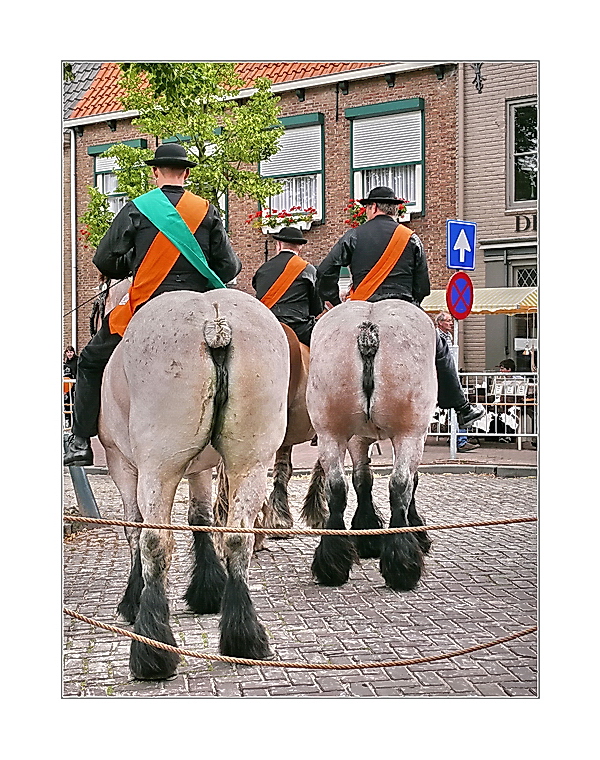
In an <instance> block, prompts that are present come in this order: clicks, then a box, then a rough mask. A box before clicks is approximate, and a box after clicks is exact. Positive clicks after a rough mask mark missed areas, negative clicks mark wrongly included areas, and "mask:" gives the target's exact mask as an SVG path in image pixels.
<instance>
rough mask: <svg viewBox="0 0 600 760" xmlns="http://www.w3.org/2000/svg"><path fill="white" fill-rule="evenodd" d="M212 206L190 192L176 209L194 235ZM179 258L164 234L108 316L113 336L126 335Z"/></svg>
mask: <svg viewBox="0 0 600 760" xmlns="http://www.w3.org/2000/svg"><path fill="white" fill-rule="evenodd" d="M208 206H209V203H208V201H207V200H204V198H200V197H199V196H197V195H193V193H190V192H188V191H187V190H186V191H185V192H184V193H183V195H182V196H181V198H180V199H179V202H178V203H177V206H176V209H177V211H178V212H179V214H180V216H181V218H182V219H183V221H184V222H185V223H186V224H187V226H188V227H189V228H190V230H191V232H192V234H193V233H195V232H196V230H197V229H198V227H199V226H200V225H201V224H202V221H203V219H204V217H205V216H206V212H207V211H208ZM178 258H179V250H178V249H177V248H176V247H175V246H174V245H173V243H171V241H170V240H169V239H168V238H167V237H166V236H165V235H163V233H162V232H159V233H158V235H157V236H156V237H155V238H154V240H153V241H152V244H151V245H150V248H148V252H147V253H146V255H145V256H144V258H143V260H142V263H141V264H140V267H139V269H138V270H137V272H136V273H135V277H134V278H133V283H132V284H131V287H130V288H129V291H128V293H127V295H126V296H125V297H124V298H123V299H122V300H121V303H119V304H118V305H117V306H115V308H114V309H113V310H112V311H111V312H110V314H109V315H108V324H109V327H110V331H111V333H113V334H114V333H118V334H119V335H123V333H124V332H125V328H126V327H127V325H128V324H129V321H130V320H131V317H133V314H134V312H135V310H136V309H137V307H138V306H139V305H140V304H143V303H145V302H146V301H147V300H148V299H149V298H150V296H151V295H152V294H153V293H154V291H155V290H156V289H157V288H158V286H159V285H160V284H161V282H162V281H163V280H164V279H165V277H166V276H167V275H168V274H169V272H170V271H171V269H172V268H173V265H174V264H175V262H176V261H177V259H178Z"/></svg>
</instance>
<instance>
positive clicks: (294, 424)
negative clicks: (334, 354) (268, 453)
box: [264, 324, 315, 528]
mask: <svg viewBox="0 0 600 760" xmlns="http://www.w3.org/2000/svg"><path fill="white" fill-rule="evenodd" d="M281 326H282V327H283V330H284V332H285V335H286V337H287V340H288V345H289V351H290V382H289V387H288V399H287V402H288V406H287V427H286V430H285V437H284V439H283V442H282V444H281V446H280V447H279V449H278V450H277V453H276V455H275V463H274V465H273V488H272V490H271V493H270V495H269V498H268V501H267V503H266V504H265V509H264V524H265V526H267V527H269V528H291V527H292V525H293V524H294V520H293V518H292V515H291V512H290V507H289V501H288V484H289V481H290V478H291V476H292V472H293V467H292V449H293V447H294V446H296V445H297V444H299V443H305V442H306V441H310V440H311V438H312V437H313V436H314V434H315V431H314V428H313V426H312V423H311V421H310V417H309V415H308V410H307V408H306V384H307V382H308V368H309V362H310V350H309V348H308V346H305V345H304V343H300V341H299V340H298V336H297V335H296V333H295V332H294V331H293V330H292V329H291V328H289V327H288V326H287V325H284V324H282V325H281Z"/></svg>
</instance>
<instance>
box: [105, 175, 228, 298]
mask: <svg viewBox="0 0 600 760" xmlns="http://www.w3.org/2000/svg"><path fill="white" fill-rule="evenodd" d="M161 189H162V191H163V192H164V194H165V195H166V196H167V198H168V199H169V200H170V201H171V203H172V204H173V205H174V206H177V202H178V201H179V199H180V198H181V196H182V195H183V192H184V191H183V187H179V186H178V185H163V187H162V188H161ZM157 234H158V229H157V228H156V227H155V226H154V225H153V224H152V223H151V222H150V221H149V220H148V218H147V217H145V216H144V215H143V214H142V213H141V212H140V211H138V209H137V208H136V207H135V206H134V204H133V203H132V202H131V201H130V202H129V203H127V204H125V206H123V208H122V209H121V210H120V211H119V213H118V214H117V215H116V216H115V218H114V219H113V222H112V224H111V226H110V228H109V230H108V232H107V233H106V235H105V236H104V237H103V238H102V240H101V241H100V244H99V245H98V248H97V250H96V253H95V255H94V258H93V263H94V264H95V265H96V266H97V267H98V269H99V270H100V271H101V272H102V274H104V275H106V276H107V277H110V278H113V279H122V278H123V277H129V276H130V275H132V274H133V275H134V276H135V273H136V272H137V270H138V268H139V266H140V264H141V263H142V261H143V259H144V256H145V255H146V253H147V252H148V249H149V248H150V245H151V244H152V241H153V240H154V238H155V237H156V236H157ZM194 237H195V238H196V240H197V241H198V243H199V244H200V247H201V248H202V250H203V252H204V255H205V256H206V260H207V262H208V265H209V267H210V268H211V269H212V270H213V272H215V274H217V275H218V276H219V277H220V278H221V280H222V281H223V282H224V283H228V282H230V281H231V280H233V278H234V277H235V276H236V275H237V274H238V273H239V271H240V269H241V268H242V263H241V261H240V260H239V258H238V257H237V255H236V254H235V252H234V250H233V248H232V246H231V243H230V241H229V238H228V237H227V233H226V232H225V228H224V227H223V222H222V221H221V217H220V216H219V212H218V210H217V209H216V208H215V207H214V206H213V205H212V203H211V204H210V206H209V207H208V212H207V214H206V216H205V217H204V219H203V221H202V224H201V225H200V226H199V227H198V229H197V230H196V232H195V235H194ZM212 289H213V286H212V285H211V284H210V283H209V282H208V280H207V279H206V278H205V277H203V276H202V275H201V274H200V272H198V270H197V269H196V268H195V267H194V266H193V265H192V264H190V262H189V261H188V260H187V259H186V258H185V256H183V255H181V254H180V255H179V258H178V259H177V261H176V262H175V264H174V265H173V267H172V269H171V271H170V272H169V274H168V275H167V276H166V277H165V279H164V280H163V282H162V283H161V284H160V285H159V287H158V288H157V289H156V291H155V292H154V293H153V296H157V295H160V294H161V293H167V292H169V291H171V290H194V291H198V292H201V293H203V292H206V291H207V290H212Z"/></svg>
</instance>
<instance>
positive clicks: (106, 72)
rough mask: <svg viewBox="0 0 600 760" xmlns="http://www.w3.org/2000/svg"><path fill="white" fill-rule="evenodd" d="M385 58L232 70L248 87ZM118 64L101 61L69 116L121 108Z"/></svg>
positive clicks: (363, 66) (255, 64) (254, 65)
mask: <svg viewBox="0 0 600 760" xmlns="http://www.w3.org/2000/svg"><path fill="white" fill-rule="evenodd" d="M386 63H389V61H379V62H375V63H373V62H367V61H272V62H243V63H238V64H236V70H237V72H238V74H239V75H240V76H241V78H242V79H243V80H244V83H245V85H246V87H252V85H253V83H254V80H255V79H256V78H257V77H268V78H269V79H270V80H271V81H272V82H273V84H282V83H284V82H295V81H297V80H299V79H310V78H312V77H322V76H327V75H328V74H339V73H341V72H344V71H356V70H357V69H370V68H372V67H374V66H383V65H384V64H386ZM118 77H119V67H118V65H117V64H116V63H112V62H108V63H103V64H102V66H101V67H100V70H99V71H98V73H97V74H96V77H95V79H94V81H93V82H92V85H91V86H90V88H89V89H88V90H87V92H85V94H84V95H83V97H82V98H81V100H80V101H79V102H78V103H77V104H76V105H75V108H74V109H73V111H72V113H71V116H70V118H71V119H77V118H81V117H83V116H97V115H100V114H106V113H114V112H116V111H122V110H123V108H122V106H121V103H120V101H119V94H120V88H119V85H118Z"/></svg>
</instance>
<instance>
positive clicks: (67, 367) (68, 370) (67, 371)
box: [63, 354, 79, 379]
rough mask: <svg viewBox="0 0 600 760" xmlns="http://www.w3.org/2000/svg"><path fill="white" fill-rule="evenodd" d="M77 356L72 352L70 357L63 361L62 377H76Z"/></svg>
mask: <svg viewBox="0 0 600 760" xmlns="http://www.w3.org/2000/svg"><path fill="white" fill-rule="evenodd" d="M78 359H79V357H78V356H77V354H74V355H73V356H72V357H71V358H70V359H65V360H64V361H63V377H72V378H73V379H74V378H76V377H77V360H78Z"/></svg>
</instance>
